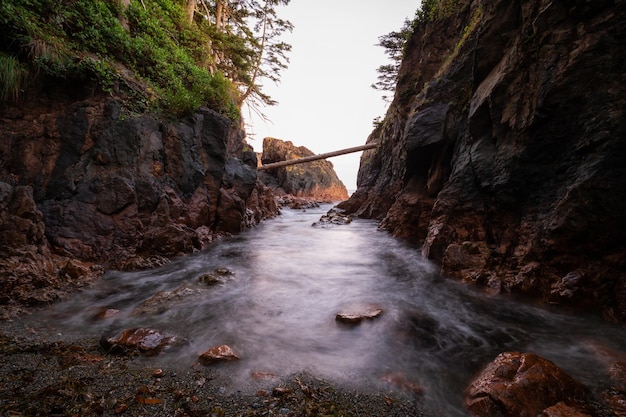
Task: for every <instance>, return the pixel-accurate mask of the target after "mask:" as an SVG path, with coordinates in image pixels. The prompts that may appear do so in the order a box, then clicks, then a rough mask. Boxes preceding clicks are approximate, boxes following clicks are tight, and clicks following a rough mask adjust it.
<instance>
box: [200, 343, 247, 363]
mask: <svg viewBox="0 0 626 417" xmlns="http://www.w3.org/2000/svg"><path fill="white" fill-rule="evenodd" d="M198 360H199V361H200V363H201V364H203V365H212V364H215V363H219V362H231V361H236V360H239V356H237V354H236V353H235V351H234V350H233V349H232V348H231V347H230V346H228V345H220V346H214V347H212V348H211V349H209V350H207V351H206V352H204V353H203V354H201V355H200V357H199V358H198Z"/></svg>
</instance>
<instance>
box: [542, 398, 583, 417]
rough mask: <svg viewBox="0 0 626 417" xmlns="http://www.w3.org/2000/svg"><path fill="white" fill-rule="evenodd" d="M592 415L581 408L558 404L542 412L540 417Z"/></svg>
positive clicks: (562, 403)
mask: <svg viewBox="0 0 626 417" xmlns="http://www.w3.org/2000/svg"><path fill="white" fill-rule="evenodd" d="M593 415H594V414H593V413H591V414H588V413H587V412H586V410H584V409H582V408H579V407H576V406H572V405H569V404H566V403H564V402H559V403H557V404H555V405H553V406H552V407H548V408H546V409H545V410H543V412H542V413H541V415H540V417H592V416H593Z"/></svg>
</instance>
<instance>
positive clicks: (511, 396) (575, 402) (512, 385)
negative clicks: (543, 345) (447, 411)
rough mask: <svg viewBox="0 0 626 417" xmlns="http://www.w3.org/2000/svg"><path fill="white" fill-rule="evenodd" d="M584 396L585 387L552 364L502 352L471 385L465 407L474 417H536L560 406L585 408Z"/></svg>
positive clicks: (466, 394) (522, 355)
mask: <svg viewBox="0 0 626 417" xmlns="http://www.w3.org/2000/svg"><path fill="white" fill-rule="evenodd" d="M586 395H587V390H586V389H585V387H584V386H583V385H582V384H580V383H579V382H578V381H576V380H574V379H573V378H572V377H571V376H569V375H568V374H567V373H565V372H564V371H563V370H561V369H560V368H559V367H558V366H556V365H555V364H554V363H553V362H551V361H549V360H547V359H544V358H541V357H539V356H537V355H535V354H532V353H519V352H505V353H501V354H500V355H498V356H497V357H496V359H495V360H494V361H493V362H491V363H490V364H488V365H487V366H486V367H485V369H483V371H482V372H481V373H480V374H479V375H478V376H477V377H476V378H475V379H474V380H473V381H472V383H471V384H470V385H469V387H468V388H467V390H466V393H465V405H466V407H467V408H468V410H469V411H470V413H471V414H472V415H473V416H475V417H535V416H537V415H539V414H541V413H542V412H544V410H546V409H549V408H550V407H553V406H556V405H557V404H558V403H561V402H564V403H565V404H567V406H568V407H572V408H577V407H580V406H581V405H582V406H584V405H585V404H586ZM560 407H561V406H559V407H557V408H560ZM546 412H548V413H549V412H554V413H555V412H556V411H554V409H553V410H552V411H546ZM548 415H550V414H548ZM555 415H558V414H555Z"/></svg>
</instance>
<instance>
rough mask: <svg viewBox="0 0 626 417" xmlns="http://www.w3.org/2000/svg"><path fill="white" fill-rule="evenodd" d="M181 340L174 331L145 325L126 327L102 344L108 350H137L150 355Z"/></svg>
mask: <svg viewBox="0 0 626 417" xmlns="http://www.w3.org/2000/svg"><path fill="white" fill-rule="evenodd" d="M179 342H180V338H179V337H178V336H176V335H174V334H172V333H167V332H162V331H160V330H155V329H149V328H145V327H140V328H135V329H126V330H123V331H122V332H120V333H118V334H117V335H115V336H113V337H109V338H103V339H102V340H101V344H102V345H103V346H104V347H105V348H107V349H108V350H116V349H121V350H122V351H132V350H136V351H139V352H141V353H144V354H146V355H148V356H151V355H156V354H158V353H160V352H161V351H162V350H163V349H165V348H167V347H170V346H172V345H175V344H177V343H179Z"/></svg>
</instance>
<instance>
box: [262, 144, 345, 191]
mask: <svg viewBox="0 0 626 417" xmlns="http://www.w3.org/2000/svg"><path fill="white" fill-rule="evenodd" d="M312 155H314V153H313V152H312V151H311V150H309V149H307V148H305V147H304V146H299V147H298V146H295V145H294V144H293V143H292V142H290V141H282V140H280V139H276V138H269V137H268V138H264V139H263V154H262V156H261V160H262V162H263V164H264V165H266V164H270V163H273V162H279V161H287V160H291V159H298V158H302V157H306V156H312ZM259 177H260V178H261V180H262V181H263V182H264V183H265V184H266V185H268V186H270V187H273V188H275V189H276V190H277V192H279V193H280V192H283V193H286V194H291V195H293V196H295V197H305V198H311V199H314V200H321V201H326V200H328V201H342V200H345V199H347V198H348V191H347V189H346V187H345V185H344V184H343V183H342V182H341V180H340V179H339V177H338V176H337V173H336V172H335V170H334V168H333V164H332V163H331V162H329V161H326V160H319V161H314V162H308V163H305V164H298V165H290V166H286V167H282V168H275V169H272V170H268V171H262V172H261V173H260V175H259Z"/></svg>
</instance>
